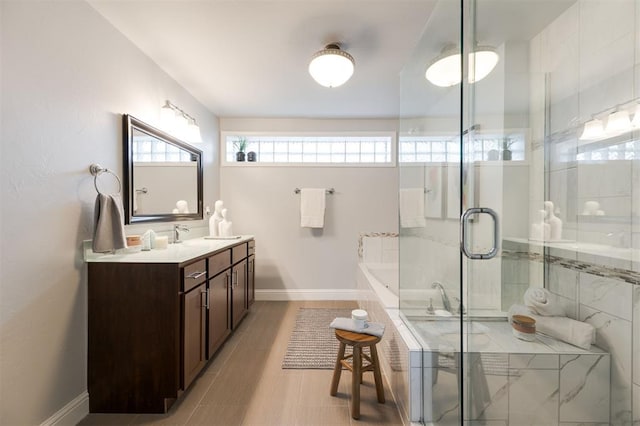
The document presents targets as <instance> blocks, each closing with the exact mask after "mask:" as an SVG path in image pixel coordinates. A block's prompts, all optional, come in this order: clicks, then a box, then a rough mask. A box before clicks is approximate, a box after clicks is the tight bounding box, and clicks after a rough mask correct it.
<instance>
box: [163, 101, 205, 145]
mask: <svg viewBox="0 0 640 426" xmlns="http://www.w3.org/2000/svg"><path fill="white" fill-rule="evenodd" d="M160 119H161V121H162V127H163V128H164V129H165V130H166V131H167V132H169V133H171V134H172V135H174V136H175V137H177V138H178V139H182V140H185V141H186V142H189V143H201V142H202V136H201V134H200V127H199V126H198V124H197V123H196V119H195V118H193V117H192V116H190V115H189V114H187V113H186V112H184V110H183V109H181V108H179V107H178V106H176V105H175V104H173V103H171V101H169V100H166V101H165V103H164V105H163V106H162V108H160Z"/></svg>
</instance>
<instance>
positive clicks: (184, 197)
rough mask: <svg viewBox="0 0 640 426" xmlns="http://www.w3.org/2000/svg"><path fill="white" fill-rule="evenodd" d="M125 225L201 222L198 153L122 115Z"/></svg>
mask: <svg viewBox="0 0 640 426" xmlns="http://www.w3.org/2000/svg"><path fill="white" fill-rule="evenodd" d="M123 134H124V137H123V148H124V150H123V151H124V155H123V158H124V193H125V194H126V197H124V200H123V202H124V203H123V204H124V210H125V223H127V224H132V223H140V222H170V221H178V220H201V219H202V217H203V201H202V151H200V150H199V149H196V148H195V147H193V146H191V145H189V144H186V143H184V142H182V141H180V140H179V139H176V138H175V137H173V136H171V135H169V134H167V133H165V132H163V131H161V130H158V129H156V128H155V127H152V126H150V125H149V124H146V123H144V122H142V121H140V120H138V119H137V118H135V117H132V116H131V115H128V114H124V115H123Z"/></svg>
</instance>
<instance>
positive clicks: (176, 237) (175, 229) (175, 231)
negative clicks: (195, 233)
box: [173, 224, 189, 244]
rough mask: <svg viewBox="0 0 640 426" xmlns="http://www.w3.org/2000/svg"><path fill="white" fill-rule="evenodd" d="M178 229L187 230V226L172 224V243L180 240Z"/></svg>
mask: <svg viewBox="0 0 640 426" xmlns="http://www.w3.org/2000/svg"><path fill="white" fill-rule="evenodd" d="M180 231H184V232H189V228H187V225H180V224H177V225H174V226H173V243H174V244H178V243H181V242H182V240H181V239H180Z"/></svg>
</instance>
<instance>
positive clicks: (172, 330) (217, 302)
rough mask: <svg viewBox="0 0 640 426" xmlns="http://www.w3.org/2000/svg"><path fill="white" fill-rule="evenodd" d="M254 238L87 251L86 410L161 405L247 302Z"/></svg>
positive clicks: (159, 408) (185, 383)
mask: <svg viewBox="0 0 640 426" xmlns="http://www.w3.org/2000/svg"><path fill="white" fill-rule="evenodd" d="M254 259H255V241H254V240H253V237H251V236H244V237H242V238H240V239H236V240H207V239H203V238H200V239H195V240H187V241H185V242H183V243H181V244H171V245H169V248H168V249H166V250H151V251H147V252H139V253H130V254H94V253H87V254H86V255H85V260H86V261H87V263H88V271H89V279H88V282H89V285H88V377H87V382H88V383H87V386H88V391H89V410H90V412H92V413H164V412H166V411H167V410H168V409H169V408H170V407H171V405H172V404H173V403H174V402H175V401H176V399H177V398H178V397H179V396H180V395H181V393H182V392H184V391H185V390H186V389H187V388H188V387H189V385H190V384H191V382H192V381H193V379H194V378H195V377H196V376H197V375H198V373H199V372H200V371H201V370H202V369H203V368H204V366H205V365H206V363H207V362H208V361H209V360H210V359H211V358H212V357H213V356H214V355H215V353H216V351H217V350H218V349H219V348H220V347H221V346H222V344H223V343H224V341H225V340H226V339H227V337H229V335H230V334H231V333H233V331H234V330H235V329H236V327H237V326H238V325H239V324H240V322H241V321H242V319H243V318H244V317H245V316H246V314H247V312H248V310H249V307H250V306H251V304H252V303H253V301H254V294H255V289H254V264H255V260H254Z"/></svg>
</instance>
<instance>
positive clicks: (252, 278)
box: [247, 240, 256, 309]
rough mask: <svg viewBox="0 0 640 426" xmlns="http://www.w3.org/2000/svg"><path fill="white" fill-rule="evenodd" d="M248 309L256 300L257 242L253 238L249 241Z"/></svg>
mask: <svg viewBox="0 0 640 426" xmlns="http://www.w3.org/2000/svg"><path fill="white" fill-rule="evenodd" d="M247 248H248V253H247V254H248V257H247V309H248V308H250V307H251V305H253V302H255V300H256V256H255V253H256V242H255V241H254V240H251V241H249V242H248V243H247Z"/></svg>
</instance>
